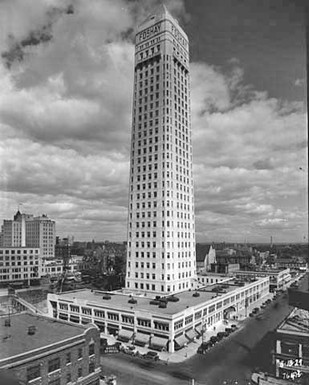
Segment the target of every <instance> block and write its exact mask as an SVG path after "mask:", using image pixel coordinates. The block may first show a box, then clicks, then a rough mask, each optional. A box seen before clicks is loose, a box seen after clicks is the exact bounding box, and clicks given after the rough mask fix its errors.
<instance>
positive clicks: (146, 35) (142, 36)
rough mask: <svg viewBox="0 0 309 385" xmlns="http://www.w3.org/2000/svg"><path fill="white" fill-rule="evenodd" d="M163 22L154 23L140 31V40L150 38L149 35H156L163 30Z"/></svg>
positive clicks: (138, 36)
mask: <svg viewBox="0 0 309 385" xmlns="http://www.w3.org/2000/svg"><path fill="white" fill-rule="evenodd" d="M161 25H162V22H161V23H157V24H155V25H152V26H151V27H149V28H147V29H145V30H144V31H142V32H140V33H139V34H138V35H137V40H138V42H140V41H143V40H146V39H148V38H149V37H151V36H153V35H155V34H156V33H158V32H160V31H161Z"/></svg>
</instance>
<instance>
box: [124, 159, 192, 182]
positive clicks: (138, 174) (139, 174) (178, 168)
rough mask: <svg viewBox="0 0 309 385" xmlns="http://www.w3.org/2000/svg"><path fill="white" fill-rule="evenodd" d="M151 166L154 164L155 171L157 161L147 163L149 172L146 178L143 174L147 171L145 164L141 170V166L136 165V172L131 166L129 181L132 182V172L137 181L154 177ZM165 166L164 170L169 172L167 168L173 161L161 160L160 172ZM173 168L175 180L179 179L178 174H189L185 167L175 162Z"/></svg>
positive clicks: (171, 165)
mask: <svg viewBox="0 0 309 385" xmlns="http://www.w3.org/2000/svg"><path fill="white" fill-rule="evenodd" d="M152 166H154V170H155V171H156V170H158V163H154V164H153V165H152V164H149V165H148V172H149V173H148V178H147V174H145V173H146V172H147V171H146V166H143V171H141V166H137V168H136V173H134V167H132V168H131V182H133V177H134V174H135V175H136V180H137V182H141V181H146V180H147V179H148V180H151V179H156V178H157V172H155V173H152V171H153V170H152ZM165 167H166V168H167V169H168V170H167V171H166V172H170V171H169V170H170V169H172V168H173V162H166V163H165V162H162V169H163V171H162V172H164V170H165ZM175 168H176V179H177V180H178V179H179V175H183V176H186V175H187V176H189V175H190V172H189V170H188V169H187V168H186V167H182V166H178V165H177V164H176V166H175ZM171 172H172V171H171ZM178 173H179V174H178ZM191 174H192V171H191ZM162 176H163V177H164V174H162ZM166 176H168V175H166ZM172 176H173V175H172ZM191 176H192V175H191Z"/></svg>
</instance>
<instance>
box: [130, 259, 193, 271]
mask: <svg viewBox="0 0 309 385" xmlns="http://www.w3.org/2000/svg"><path fill="white" fill-rule="evenodd" d="M158 265H159V266H160V264H157V263H156V262H152V263H151V262H135V268H136V269H145V268H147V269H151V268H152V269H154V270H155V269H157V267H158ZM128 267H131V262H130V261H128ZM188 267H191V261H182V262H178V269H181V268H182V269H184V268H188ZM161 269H162V270H166V269H167V270H171V269H172V270H174V263H162V264H161Z"/></svg>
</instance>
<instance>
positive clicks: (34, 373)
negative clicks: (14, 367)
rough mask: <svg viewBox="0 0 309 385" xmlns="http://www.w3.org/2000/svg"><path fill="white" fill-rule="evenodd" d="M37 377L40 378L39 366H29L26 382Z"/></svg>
mask: <svg viewBox="0 0 309 385" xmlns="http://www.w3.org/2000/svg"><path fill="white" fill-rule="evenodd" d="M38 377H41V367H40V365H36V366H30V368H27V381H31V380H34V379H35V378H38Z"/></svg>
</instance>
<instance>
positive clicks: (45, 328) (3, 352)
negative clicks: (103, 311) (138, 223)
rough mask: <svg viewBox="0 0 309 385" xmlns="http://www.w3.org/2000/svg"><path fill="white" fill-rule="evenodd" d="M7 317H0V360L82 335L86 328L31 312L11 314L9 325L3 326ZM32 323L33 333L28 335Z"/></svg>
mask: <svg viewBox="0 0 309 385" xmlns="http://www.w3.org/2000/svg"><path fill="white" fill-rule="evenodd" d="M7 319H8V317H7V316H1V317H0V322H1V327H0V340H1V348H0V361H1V360H3V359H7V358H9V357H11V356H15V355H18V354H22V353H27V352H30V351H32V350H34V349H39V348H43V347H46V346H48V345H53V344H55V343H57V342H61V341H64V340H66V339H68V338H72V337H76V336H79V335H82V334H83V333H84V332H85V329H86V328H87V327H85V326H83V325H75V324H69V323H65V322H61V321H58V320H55V319H53V318H48V317H43V316H40V315H39V316H38V315H35V314H31V313H19V314H11V316H10V319H11V326H5V320H7ZM32 325H33V326H35V334H33V335H30V334H28V327H29V326H32ZM88 327H89V326H88Z"/></svg>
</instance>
